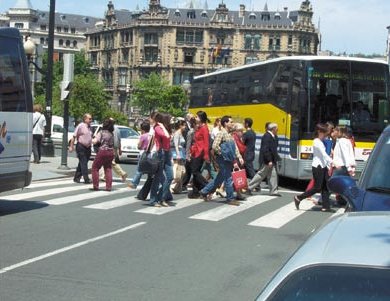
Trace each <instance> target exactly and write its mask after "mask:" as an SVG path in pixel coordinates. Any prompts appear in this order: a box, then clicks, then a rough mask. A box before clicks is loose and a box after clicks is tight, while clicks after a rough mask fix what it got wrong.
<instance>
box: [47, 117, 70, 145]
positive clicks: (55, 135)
mask: <svg viewBox="0 0 390 301" xmlns="http://www.w3.org/2000/svg"><path fill="white" fill-rule="evenodd" d="M63 131H64V118H63V117H61V116H55V115H53V116H52V117H51V140H52V141H53V144H54V146H56V147H61V146H62V136H63ZM73 132H74V126H73V123H72V122H69V126H68V145H69V142H70V139H72V137H73Z"/></svg>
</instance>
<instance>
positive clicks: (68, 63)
mask: <svg viewBox="0 0 390 301" xmlns="http://www.w3.org/2000/svg"><path fill="white" fill-rule="evenodd" d="M73 78H74V54H73V53H72V54H71V53H65V54H64V76H63V78H62V82H61V101H63V102H64V128H63V132H62V152H61V166H60V167H58V168H59V169H65V170H67V169H69V167H68V128H69V94H70V90H71V89H72V84H73Z"/></svg>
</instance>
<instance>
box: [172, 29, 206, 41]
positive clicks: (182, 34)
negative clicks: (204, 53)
mask: <svg viewBox="0 0 390 301" xmlns="http://www.w3.org/2000/svg"><path fill="white" fill-rule="evenodd" d="M176 42H177V43H187V44H194V43H198V44H200V43H203V31H202V30H193V29H187V30H183V29H179V30H177V31H176Z"/></svg>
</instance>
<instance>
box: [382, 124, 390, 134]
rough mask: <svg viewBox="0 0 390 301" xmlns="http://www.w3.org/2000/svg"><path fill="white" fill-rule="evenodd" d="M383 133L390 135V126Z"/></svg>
mask: <svg viewBox="0 0 390 301" xmlns="http://www.w3.org/2000/svg"><path fill="white" fill-rule="evenodd" d="M383 133H390V125H388V126H387V127H386V128H385V129H384V130H383Z"/></svg>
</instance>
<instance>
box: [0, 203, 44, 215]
mask: <svg viewBox="0 0 390 301" xmlns="http://www.w3.org/2000/svg"><path fill="white" fill-rule="evenodd" d="M47 206H49V205H48V204H45V203H42V202H31V201H28V202H27V201H7V200H1V199H0V216H5V215H10V214H15V213H20V212H25V211H31V210H36V209H42V208H44V207H47Z"/></svg>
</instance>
